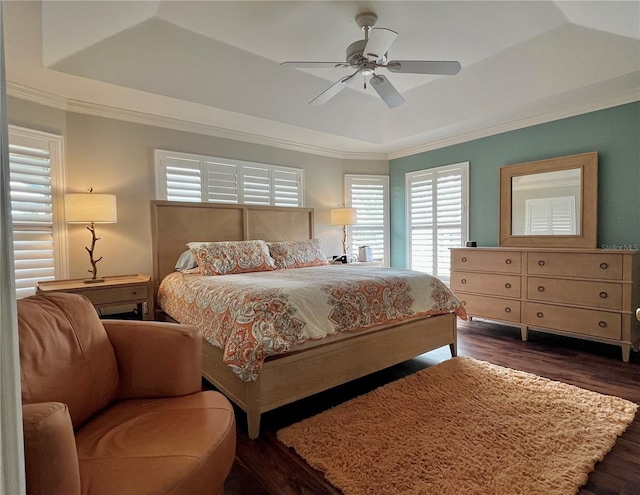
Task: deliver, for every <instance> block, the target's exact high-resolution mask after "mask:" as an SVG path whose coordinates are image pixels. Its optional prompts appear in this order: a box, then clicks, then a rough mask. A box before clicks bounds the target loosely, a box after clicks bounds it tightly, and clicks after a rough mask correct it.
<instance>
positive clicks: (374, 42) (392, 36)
mask: <svg viewBox="0 0 640 495" xmlns="http://www.w3.org/2000/svg"><path fill="white" fill-rule="evenodd" d="M397 37H398V33H396V32H395V31H392V30H391V29H387V28H373V29H371V31H369V40H368V41H367V44H366V45H365V47H364V51H363V52H362V54H363V55H364V56H365V57H367V59H369V60H370V61H372V62H373V61H376V60H380V59H381V58H382V57H384V56H385V54H386V53H387V52H388V51H389V48H391V45H392V44H393V42H394V41H395V40H396V38H397Z"/></svg>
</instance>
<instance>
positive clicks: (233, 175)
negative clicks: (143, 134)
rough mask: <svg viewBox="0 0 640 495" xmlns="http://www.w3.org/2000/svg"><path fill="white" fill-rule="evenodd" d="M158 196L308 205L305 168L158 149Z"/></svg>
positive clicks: (171, 199) (183, 199)
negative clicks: (305, 199)
mask: <svg viewBox="0 0 640 495" xmlns="http://www.w3.org/2000/svg"><path fill="white" fill-rule="evenodd" d="M155 157H156V197H158V198H159V199H167V200H170V201H211V202H216V203H246V204H255V205H277V206H304V205H303V197H304V195H303V193H302V188H303V171H302V169H296V168H288V167H277V166H275V165H266V164H258V163H251V162H241V161H238V160H230V159H222V158H214V157H206V156H200V155H193V154H188V153H178V152H171V151H162V150H156V153H155Z"/></svg>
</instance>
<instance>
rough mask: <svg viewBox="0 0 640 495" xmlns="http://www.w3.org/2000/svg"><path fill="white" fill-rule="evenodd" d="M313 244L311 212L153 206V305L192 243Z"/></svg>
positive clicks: (253, 207) (214, 205)
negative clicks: (164, 281)
mask: <svg viewBox="0 0 640 495" xmlns="http://www.w3.org/2000/svg"><path fill="white" fill-rule="evenodd" d="M251 239H262V240H264V241H299V240H303V239H313V208H291V207H281V206H257V205H240V204H221V203H186V202H181V201H159V200H154V201H151V242H152V249H153V290H154V300H155V297H156V295H157V293H158V287H159V285H160V282H161V281H162V279H163V277H165V276H166V275H168V274H169V273H171V272H173V271H174V267H175V264H176V261H178V257H179V256H180V254H181V253H182V252H183V251H185V250H186V249H187V246H186V244H187V243H188V242H191V241H210V242H215V241H244V240H251Z"/></svg>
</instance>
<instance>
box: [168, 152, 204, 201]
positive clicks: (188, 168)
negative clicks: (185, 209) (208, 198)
mask: <svg viewBox="0 0 640 495" xmlns="http://www.w3.org/2000/svg"><path fill="white" fill-rule="evenodd" d="M164 170H165V183H166V189H165V190H166V195H165V198H166V199H167V200H169V201H200V198H201V197H202V181H201V179H200V162H199V161H197V160H188V159H182V158H177V157H166V158H165V159H164Z"/></svg>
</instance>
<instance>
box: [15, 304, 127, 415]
mask: <svg viewBox="0 0 640 495" xmlns="http://www.w3.org/2000/svg"><path fill="white" fill-rule="evenodd" d="M18 330H19V335H20V380H21V385H22V403H23V404H31V403H34V402H62V403H64V404H66V405H67V406H68V408H69V414H70V415H71V421H72V422H73V426H74V427H77V426H79V425H80V424H82V422H83V421H85V420H86V419H87V418H88V417H90V416H91V415H93V414H95V413H96V412H98V411H99V410H101V409H102V408H104V407H105V406H106V405H107V404H109V403H110V402H112V401H113V400H114V399H115V398H116V397H117V395H118V380H119V377H118V364H117V362H116V356H115V354H114V352H113V347H112V345H111V342H110V341H109V337H108V336H107V333H106V332H105V331H104V327H103V326H102V322H101V321H100V318H98V314H97V313H96V311H95V309H94V307H93V305H92V304H91V303H90V302H89V300H88V299H87V298H86V297H84V296H80V295H77V294H65V293H52V294H48V295H47V296H32V297H27V298H24V299H19V300H18Z"/></svg>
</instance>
